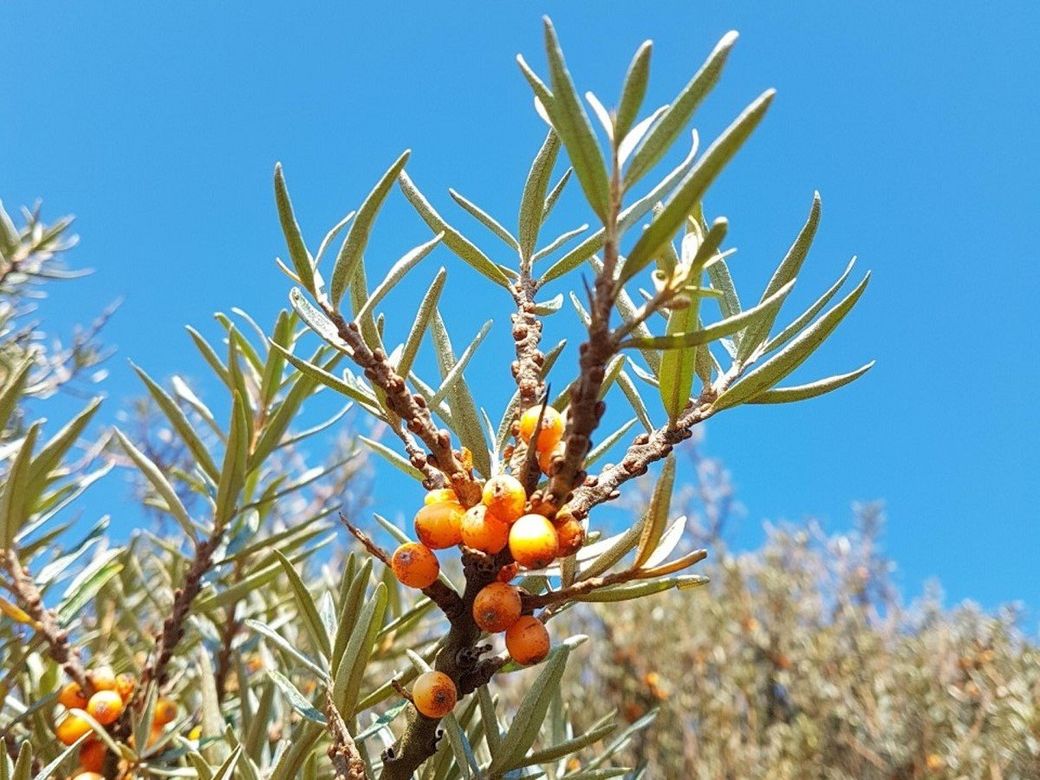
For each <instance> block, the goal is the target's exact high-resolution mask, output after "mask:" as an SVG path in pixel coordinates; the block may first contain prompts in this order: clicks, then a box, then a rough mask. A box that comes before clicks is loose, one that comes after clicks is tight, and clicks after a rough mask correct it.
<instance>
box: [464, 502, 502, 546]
mask: <svg viewBox="0 0 1040 780" xmlns="http://www.w3.org/2000/svg"><path fill="white" fill-rule="evenodd" d="M462 543H463V544H464V545H466V546H467V547H472V548H473V549H474V550H483V551H484V552H486V553H492V554H494V553H499V552H501V551H502V550H503V549H505V546H506V545H507V544H509V523H506V522H504V521H502V520H499V519H498V518H497V517H495V516H494V515H493V514H491V513H490V512H489V511H488V508H487V507H486V506H484V505H483V504H477V505H476V506H472V507H470V508H469V509H467V510H466V514H465V515H464V516H463V518H462Z"/></svg>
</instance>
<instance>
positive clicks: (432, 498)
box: [423, 488, 459, 504]
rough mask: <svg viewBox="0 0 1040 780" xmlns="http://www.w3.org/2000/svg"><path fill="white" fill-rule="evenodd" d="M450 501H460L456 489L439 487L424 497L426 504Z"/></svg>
mask: <svg viewBox="0 0 1040 780" xmlns="http://www.w3.org/2000/svg"><path fill="white" fill-rule="evenodd" d="M448 502H451V503H455V504H457V503H459V499H458V496H456V495H455V491H454V490H452V489H451V488H437V489H436V490H431V491H429V492H428V493H427V494H426V495H425V496H424V497H423V503H424V504H444V503H448Z"/></svg>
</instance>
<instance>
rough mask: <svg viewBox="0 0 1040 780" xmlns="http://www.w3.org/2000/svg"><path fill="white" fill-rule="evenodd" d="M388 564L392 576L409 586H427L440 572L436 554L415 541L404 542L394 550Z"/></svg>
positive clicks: (420, 587)
mask: <svg viewBox="0 0 1040 780" xmlns="http://www.w3.org/2000/svg"><path fill="white" fill-rule="evenodd" d="M390 566H391V568H393V570H394V576H395V577H397V579H398V580H399V581H400V582H401V583H402V584H404V585H407V586H408V587H409V588H419V589H422V588H428V587H430V586H431V585H432V584H433V583H434V582H436V580H437V575H438V574H440V572H441V566H440V564H439V563H438V562H437V556H436V555H434V554H433V552H432V551H431V550H430V548H429V547H425V546H423V545H421V544H418V543H417V542H406V543H405V544H402V545H401V546H400V547H398V548H397V549H396V550H394V557H393V558H392V559H391V560H390Z"/></svg>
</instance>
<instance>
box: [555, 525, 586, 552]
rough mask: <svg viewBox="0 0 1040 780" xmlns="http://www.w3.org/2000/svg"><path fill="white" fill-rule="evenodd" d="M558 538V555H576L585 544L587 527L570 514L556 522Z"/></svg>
mask: <svg viewBox="0 0 1040 780" xmlns="http://www.w3.org/2000/svg"><path fill="white" fill-rule="evenodd" d="M556 539H557V543H558V545H559V547H558V549H557V551H556V554H557V555H559V556H561V557H566V556H568V555H574V553H576V552H578V550H580V549H581V546H582V545H583V544H585V528H584V527H583V526H582V524H581V521H580V520H578V519H577V518H575V517H572V516H568V517H567V518H566V519H564V520H563V522H558V523H556Z"/></svg>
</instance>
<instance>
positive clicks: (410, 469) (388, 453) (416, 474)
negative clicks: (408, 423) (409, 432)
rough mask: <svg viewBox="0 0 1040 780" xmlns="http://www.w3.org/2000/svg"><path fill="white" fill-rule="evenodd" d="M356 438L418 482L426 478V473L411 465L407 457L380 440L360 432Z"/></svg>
mask: <svg viewBox="0 0 1040 780" xmlns="http://www.w3.org/2000/svg"><path fill="white" fill-rule="evenodd" d="M358 439H360V440H361V441H362V443H364V445H365V446H366V447H368V448H369V449H371V450H372V451H373V452H375V453H376V454H378V455H381V456H382V457H383V458H385V459H386V460H387V461H388V462H389V463H390V465H392V466H393V467H394V468H396V469H399V470H400V471H402V472H403V473H405V474H407V475H408V476H409V477H411V478H412V479H414V480H416V481H418V482H422V481H424V480H425V479H426V475H425V474H423V473H422V472H421V471H419V469H417V468H416V467H415V466H413V465H412V464H411V462H410V461H409V460H408V458H406V457H404V455H401V454H400V453H399V452H395V451H394V450H392V449H390V448H389V447H387V446H386V445H385V444H383V443H382V442H380V441H376V440H375V439H370V438H368V437H367V436H362V435H361V434H358Z"/></svg>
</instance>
